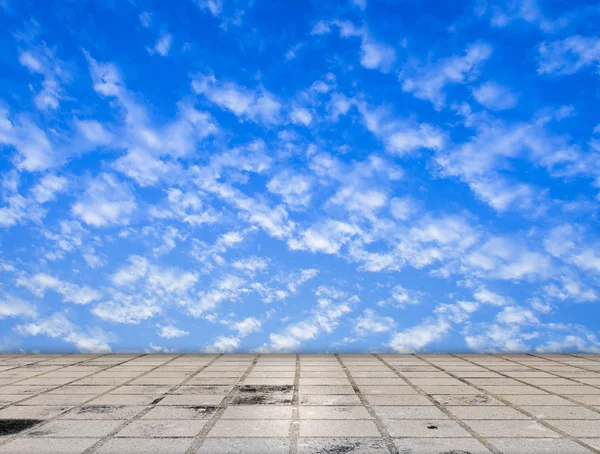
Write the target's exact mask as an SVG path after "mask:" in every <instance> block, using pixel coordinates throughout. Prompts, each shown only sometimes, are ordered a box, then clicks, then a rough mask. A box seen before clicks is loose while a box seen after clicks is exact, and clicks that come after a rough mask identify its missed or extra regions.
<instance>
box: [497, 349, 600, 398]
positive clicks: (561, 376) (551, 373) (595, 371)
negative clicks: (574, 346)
mask: <svg viewBox="0 0 600 454" xmlns="http://www.w3.org/2000/svg"><path fill="white" fill-rule="evenodd" d="M527 356H531V357H533V358H540V359H543V360H544V361H551V362H553V363H558V364H562V365H563V366H568V367H574V368H576V369H581V370H584V371H586V372H592V373H595V374H596V375H598V377H600V371H597V370H593V369H586V368H585V367H581V366H574V365H572V364H569V363H563V362H560V361H557V360H555V359H547V358H544V357H542V356H537V355H533V354H528V355H527ZM498 357H499V358H502V359H504V360H506V361H510V362H512V363H515V364H520V365H522V366H527V367H529V368H531V369H535V370H538V371H540V372H545V373H547V374H550V375H554V376H555V377H559V378H563V379H565V380H570V381H574V382H575V383H577V384H578V385H585V386H591V387H592V388H596V389H598V390H600V386H599V385H589V384H587V383H583V382H581V381H579V380H580V378H582V377H579V378H574V377H565V376H563V375H560V374H558V373H556V372H549V371H547V370H544V369H540V368H538V367H535V366H530V365H528V364H526V363H520V362H518V361H513V360H511V359H508V358H505V357H504V356H502V355H498ZM583 378H589V377H583ZM542 386H544V385H542ZM546 386H553V385H546ZM565 386H568V385H565Z"/></svg>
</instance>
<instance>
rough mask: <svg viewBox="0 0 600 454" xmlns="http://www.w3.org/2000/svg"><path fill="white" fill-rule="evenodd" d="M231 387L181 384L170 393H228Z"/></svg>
mask: <svg viewBox="0 0 600 454" xmlns="http://www.w3.org/2000/svg"><path fill="white" fill-rule="evenodd" d="M232 389H233V386H231V385H229V386H220V385H213V386H187V385H186V386H181V387H180V388H177V389H176V390H175V391H172V392H171V394H228V393H229V391H231V390H232Z"/></svg>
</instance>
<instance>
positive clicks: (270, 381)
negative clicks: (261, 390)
mask: <svg viewBox="0 0 600 454" xmlns="http://www.w3.org/2000/svg"><path fill="white" fill-rule="evenodd" d="M293 384H294V377H290V378H247V379H246V380H245V381H244V385H293Z"/></svg>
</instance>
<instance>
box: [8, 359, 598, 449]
mask: <svg viewBox="0 0 600 454" xmlns="http://www.w3.org/2000/svg"><path fill="white" fill-rule="evenodd" d="M590 358H592V359H590ZM15 419H16V420H23V419H25V420H40V421H41V422H39V424H37V425H34V426H33V427H30V428H29V429H25V430H23V431H22V432H19V433H15V434H8V435H0V454H1V453H17V454H18V453H25V452H27V453H29V452H40V453H41V452H44V453H45V452H48V453H59V452H60V453H63V452H64V453H76V452H84V451H86V454H95V453H145V452H146V453H173V452H175V453H177V452H181V453H186V452H189V453H190V454H196V453H263V452H269V453H290V454H297V453H313V452H316V453H319V452H321V453H342V452H343V453H346V452H352V453H379V452H382V453H383V452H394V453H403V454H406V453H423V454H424V453H438V454H439V453H449V452H453V453H454V452H456V453H465V452H467V453H470V454H478V453H485V452H495V453H534V452H535V453H537V452H542V453H566V454H569V453H574V454H577V453H583V452H600V435H599V434H600V356H599V355H596V356H589V357H585V358H583V357H580V356H577V357H576V356H569V355H544V356H540V355H457V356H454V355H446V354H436V355H392V354H386V355H381V356H377V355H339V356H337V355H316V354H315V355H299V356H296V355H254V354H249V355H181V356H180V355H62V356H55V357H52V356H45V355H18V356H11V355H0V425H1V424H6V425H10V424H13V423H14V422H13V421H11V420H15ZM34 422H35V421H34ZM15 424H16V423H15ZM594 449H595V451H594ZM490 450H491V451H490Z"/></svg>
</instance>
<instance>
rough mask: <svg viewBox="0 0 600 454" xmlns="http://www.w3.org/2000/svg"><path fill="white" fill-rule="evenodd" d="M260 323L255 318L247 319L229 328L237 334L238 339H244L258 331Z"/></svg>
mask: <svg viewBox="0 0 600 454" xmlns="http://www.w3.org/2000/svg"><path fill="white" fill-rule="evenodd" d="M261 326H262V322H261V321H260V320H258V319H257V318H255V317H247V318H245V319H244V320H241V321H239V322H234V323H232V324H231V326H230V328H231V329H233V330H236V331H237V332H238V337H246V336H248V335H250V334H252V333H255V332H258V331H260V328H261Z"/></svg>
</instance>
